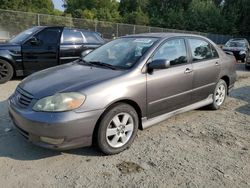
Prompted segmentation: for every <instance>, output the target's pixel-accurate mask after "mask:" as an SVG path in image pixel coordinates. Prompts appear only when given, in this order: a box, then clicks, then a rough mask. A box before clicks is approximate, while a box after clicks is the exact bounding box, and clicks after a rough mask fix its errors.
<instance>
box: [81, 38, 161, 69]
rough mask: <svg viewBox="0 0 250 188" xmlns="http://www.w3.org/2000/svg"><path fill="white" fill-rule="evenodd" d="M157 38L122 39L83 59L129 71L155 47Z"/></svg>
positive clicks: (98, 49)
mask: <svg viewBox="0 0 250 188" xmlns="http://www.w3.org/2000/svg"><path fill="white" fill-rule="evenodd" d="M157 40H158V39H157V38H121V39H116V40H113V41H111V42H109V43H107V44H105V45H103V46H101V47H99V48H97V49H96V50H94V51H93V52H91V53H90V54H88V55H87V56H85V57H84V58H83V61H85V62H101V63H105V64H109V65H112V66H114V67H117V68H121V69H129V68H131V67H132V66H133V65H134V64H136V62H137V61H138V60H139V59H140V58H141V57H142V56H143V55H144V54H145V52H146V51H147V50H148V49H149V48H150V47H151V46H153V44H154V43H155V42H156V41H157Z"/></svg>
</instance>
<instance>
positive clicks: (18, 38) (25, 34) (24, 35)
mask: <svg viewBox="0 0 250 188" xmlns="http://www.w3.org/2000/svg"><path fill="white" fill-rule="evenodd" d="M38 30H39V27H33V28H30V29H27V30H25V31H23V32H21V33H19V34H18V35H16V36H15V37H13V38H12V39H10V40H9V42H10V43H17V44H19V43H21V42H23V41H24V40H26V39H27V38H28V37H29V36H30V35H32V34H33V33H35V32H36V31H38Z"/></svg>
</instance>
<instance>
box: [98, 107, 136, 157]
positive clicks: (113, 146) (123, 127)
mask: <svg viewBox="0 0 250 188" xmlns="http://www.w3.org/2000/svg"><path fill="white" fill-rule="evenodd" d="M138 125H139V120H138V115H137V112H136V111H135V109H134V108H133V107H132V106H130V105H128V104H123V103H118V104H116V105H114V106H113V107H112V108H111V109H109V110H108V111H107V112H106V113H105V114H104V115H103V117H102V119H101V121H100V123H99V125H98V126H99V127H98V129H97V135H96V143H97V146H98V147H99V149H100V150H101V151H102V152H103V153H105V154H108V155H111V154H117V153H120V152H122V151H123V150H125V149H127V148H129V147H130V145H131V144H132V143H133V141H134V139H135V136H136V134H137V131H138Z"/></svg>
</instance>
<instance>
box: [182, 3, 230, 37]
mask: <svg viewBox="0 0 250 188" xmlns="http://www.w3.org/2000/svg"><path fill="white" fill-rule="evenodd" d="M185 17H186V20H187V22H186V28H187V29H188V30H196V31H202V32H212V33H218V32H219V33H220V32H222V31H223V26H224V25H225V23H224V20H223V18H222V17H221V15H220V9H219V8H218V7H216V5H215V3H214V2H213V1H208V0H192V2H191V3H190V5H189V7H188V10H187V12H186V16H185Z"/></svg>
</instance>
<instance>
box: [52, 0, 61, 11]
mask: <svg viewBox="0 0 250 188" xmlns="http://www.w3.org/2000/svg"><path fill="white" fill-rule="evenodd" d="M53 3H54V6H55V9H58V10H61V11H63V10H64V8H63V7H62V5H63V1H62V0H53Z"/></svg>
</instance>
